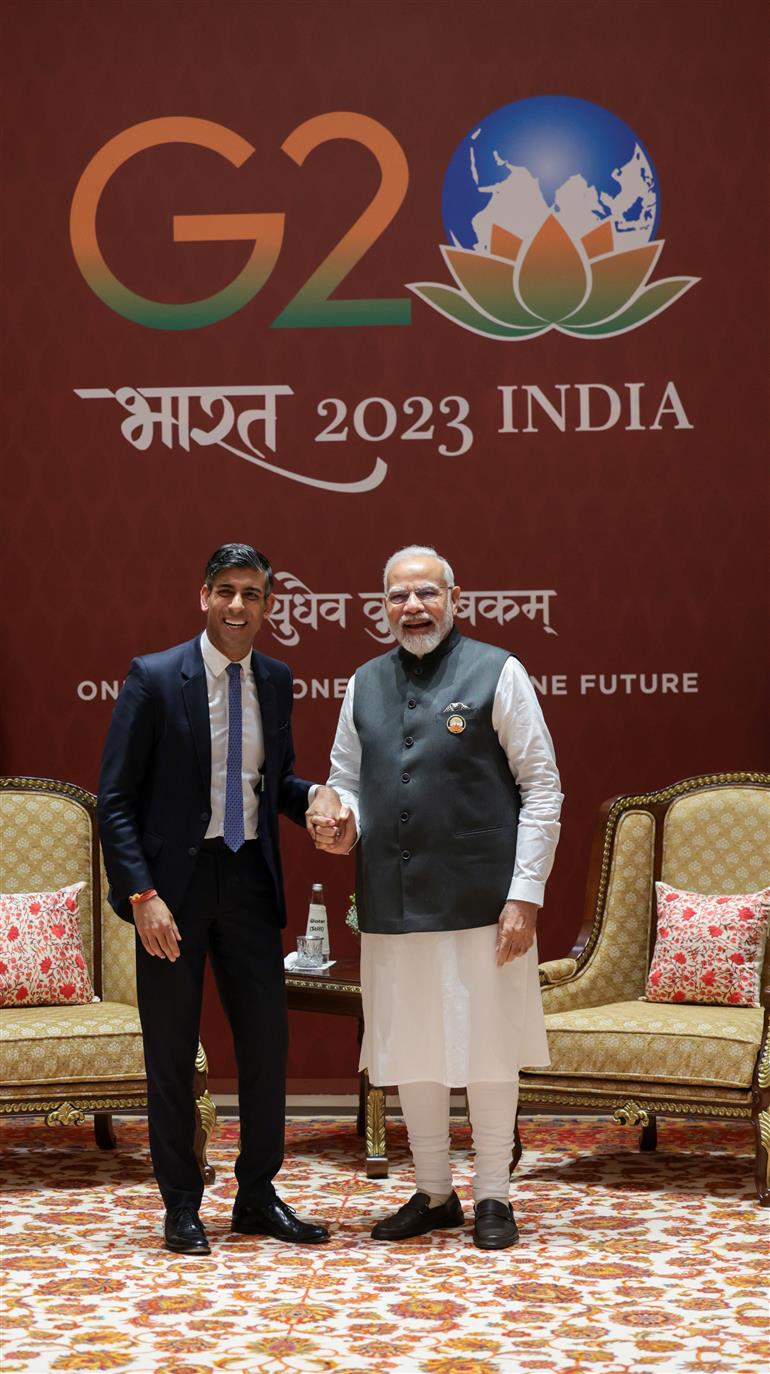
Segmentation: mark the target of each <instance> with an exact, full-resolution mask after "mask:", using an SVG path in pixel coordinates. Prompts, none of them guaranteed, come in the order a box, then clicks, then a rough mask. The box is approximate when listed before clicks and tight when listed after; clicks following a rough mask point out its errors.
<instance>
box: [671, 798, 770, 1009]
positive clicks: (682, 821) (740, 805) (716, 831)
mask: <svg viewBox="0 0 770 1374" xmlns="http://www.w3.org/2000/svg"><path fill="white" fill-rule="evenodd" d="M660 877H661V879H662V881H663V882H664V883H669V884H670V885H671V887H678V888H681V889H682V890H683V891H686V892H719V893H723V894H725V895H727V894H729V893H734V892H747V893H748V892H760V891H761V890H762V889H763V888H766V887H770V787H767V786H743V787H735V786H730V785H725V786H722V787H704V788H702V789H697V790H696V791H694V792H691V793H690V794H689V795H685V796H682V797H677V798H676V799H675V800H674V801H672V802H671V803H670V805H669V807H668V810H667V811H666V814H665V817H664V820H663V847H662V853H661V862H660ZM768 983H770V941H768V943H767V946H766V949H765V964H764V972H763V980H762V986H763V987H765V986H767V984H768Z"/></svg>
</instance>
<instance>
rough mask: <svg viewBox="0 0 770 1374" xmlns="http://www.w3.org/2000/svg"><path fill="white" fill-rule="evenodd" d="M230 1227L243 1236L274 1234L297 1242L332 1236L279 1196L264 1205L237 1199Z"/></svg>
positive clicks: (277, 1237) (315, 1242)
mask: <svg viewBox="0 0 770 1374" xmlns="http://www.w3.org/2000/svg"><path fill="white" fill-rule="evenodd" d="M230 1230H231V1231H237V1232H238V1233H239V1235H242V1236H272V1237H273V1239H274V1240H287V1241H291V1242H293V1243H294V1244H295V1245H319V1244H320V1243H321V1241H324V1240H328V1239H329V1232H328V1231H327V1229H326V1227H325V1226H318V1225H317V1224H316V1223H315V1222H312V1221H300V1219H299V1217H298V1216H297V1214H296V1212H295V1211H294V1209H293V1207H290V1206H289V1204H288V1203H287V1202H282V1201H281V1199H280V1198H279V1197H278V1196H276V1197H274V1198H273V1199H272V1200H271V1201H270V1202H266V1203H264V1204H263V1206H262V1207H250V1206H248V1204H247V1203H244V1202H238V1201H237V1200H236V1203H235V1206H234V1207H233V1219H232V1222H231V1223H230Z"/></svg>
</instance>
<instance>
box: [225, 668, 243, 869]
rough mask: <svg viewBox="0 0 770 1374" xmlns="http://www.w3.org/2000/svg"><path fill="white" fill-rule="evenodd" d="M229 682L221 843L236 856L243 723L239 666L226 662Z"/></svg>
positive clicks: (240, 828)
mask: <svg viewBox="0 0 770 1374" xmlns="http://www.w3.org/2000/svg"><path fill="white" fill-rule="evenodd" d="M227 676H228V677H229V679H230V682H229V687H228V702H227V707H228V710H227V777H226V779H225V823H224V827H223V834H224V841H225V844H226V845H227V847H228V849H232V850H233V852H234V853H235V852H236V851H237V850H239V849H240V847H241V845H242V844H243V842H244V840H245V839H246V835H245V833H244V829H243V783H242V781H241V772H242V768H241V760H242V754H243V723H242V716H241V665H240V663H228V665H227Z"/></svg>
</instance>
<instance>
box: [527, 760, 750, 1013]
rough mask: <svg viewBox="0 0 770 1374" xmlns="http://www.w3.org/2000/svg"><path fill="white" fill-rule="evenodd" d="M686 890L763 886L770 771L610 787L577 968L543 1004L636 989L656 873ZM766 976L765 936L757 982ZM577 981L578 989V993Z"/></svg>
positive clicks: (588, 1000) (626, 995)
mask: <svg viewBox="0 0 770 1374" xmlns="http://www.w3.org/2000/svg"><path fill="white" fill-rule="evenodd" d="M658 879H661V880H662V881H663V882H666V883H670V884H671V886H672V887H680V888H683V889H685V890H687V891H692V892H719V893H725V894H727V893H733V892H757V891H759V890H761V889H762V888H765V887H768V886H770V775H768V774H757V773H751V774H741V773H731V774H712V775H709V776H708V777H699V778H687V779H685V780H684V781H683V782H679V783H675V784H674V785H673V786H671V787H667V788H663V789H661V790H660V791H659V792H651V793H649V794H646V795H643V796H638V795H629V796H623V797H615V798H613V799H612V800H611V801H609V802H605V804H604V806H603V807H602V808H601V812H600V822H599V830H598V833H597V839H596V842H595V844H594V851H593V855H592V861H591V869H590V872H589V879H588V887H587V895H586V908H585V918H586V919H585V923H584V927H583V930H582V931H581V939H585V943H584V945H583V948H582V950H581V953H580V954H579V956H578V973H577V976H576V978H575V979H572V980H571V981H570V982H569V983H568V984H565V986H564V987H563V988H560V987H558V986H556V987H550V988H549V989H548V1010H549V1011H560V1010H566V1009H567V1008H568V1007H569V1006H571V1005H574V1004H576V999H577V998H578V996H579V1002H580V1005H581V1006H601V1005H603V1004H605V1003H607V1002H629V1001H633V1000H634V999H635V998H637V997H641V996H642V994H643V993H644V988H645V983H646V979H647V972H648V969H649V962H650V955H651V949H652V945H653V943H654V935H655V882H656V880H658ZM768 983H770V941H768V944H767V946H766V951H765V963H764V972H763V987H764V986H767V984H768ZM578 984H579V993H578Z"/></svg>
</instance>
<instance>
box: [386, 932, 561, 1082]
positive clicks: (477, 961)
mask: <svg viewBox="0 0 770 1374" xmlns="http://www.w3.org/2000/svg"><path fill="white" fill-rule="evenodd" d="M496 939H497V926H496V925H493V926H479V927H477V928H476V929H473V930H437V931H429V932H427V933H425V934H414V935H366V934H363V935H362V936H361V998H362V1002H363V1012H364V1038H363V1042H362V1045H361V1060H360V1064H359V1068H362V1069H367V1070H368V1072H369V1078H370V1079H371V1081H372V1083H373V1084H375V1085H376V1086H380V1087H385V1086H386V1085H388V1084H392V1083H445V1084H447V1085H448V1087H450V1088H464V1087H466V1086H467V1084H468V1083H499V1082H504V1083H513V1082H514V1081H515V1080H516V1079H517V1078H518V1076H519V1069H520V1068H523V1067H527V1068H545V1067H546V1066H547V1065H548V1063H549V1058H548V1041H547V1039H546V1033H545V1021H544V1019H543V1003H542V1000H541V997H540V980H539V978H538V972H537V947H536V945H533V946H532V948H531V949H529V950H528V951H527V953H526V954H524V955H523V956H522V957H521V958H520V959H514V960H513V961H512V962H511V963H508V964H503V966H502V968H498V967H497V966H496V964H495V941H496Z"/></svg>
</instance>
